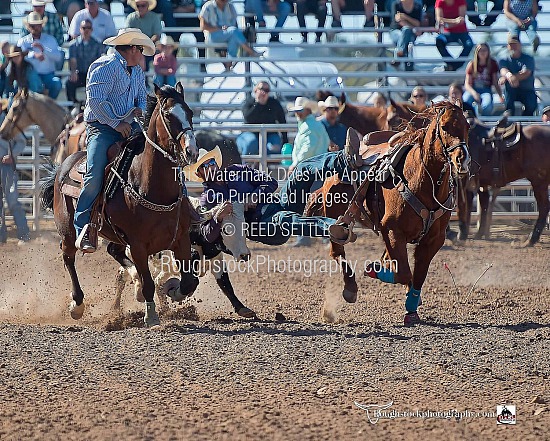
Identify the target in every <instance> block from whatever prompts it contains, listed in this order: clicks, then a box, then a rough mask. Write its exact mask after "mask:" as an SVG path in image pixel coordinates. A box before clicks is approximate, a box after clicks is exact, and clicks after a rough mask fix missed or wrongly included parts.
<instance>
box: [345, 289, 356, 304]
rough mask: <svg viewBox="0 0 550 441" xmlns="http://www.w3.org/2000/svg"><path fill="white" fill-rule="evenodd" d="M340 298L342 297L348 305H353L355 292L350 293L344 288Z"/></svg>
mask: <svg viewBox="0 0 550 441" xmlns="http://www.w3.org/2000/svg"><path fill="white" fill-rule="evenodd" d="M342 297H344V300H345V301H346V302H348V303H355V302H356V301H357V291H350V290H349V289H345V288H344V290H343V291H342Z"/></svg>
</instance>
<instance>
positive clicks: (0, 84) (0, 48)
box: [0, 40, 10, 98]
mask: <svg viewBox="0 0 550 441" xmlns="http://www.w3.org/2000/svg"><path fill="white" fill-rule="evenodd" d="M9 53H10V43H9V42H8V41H7V40H5V41H1V42H0V98H2V96H3V95H4V91H5V90H6V86H7V74H6V69H7V67H8V64H9V62H10V59H9V58H8V57H7V55H8V54H9Z"/></svg>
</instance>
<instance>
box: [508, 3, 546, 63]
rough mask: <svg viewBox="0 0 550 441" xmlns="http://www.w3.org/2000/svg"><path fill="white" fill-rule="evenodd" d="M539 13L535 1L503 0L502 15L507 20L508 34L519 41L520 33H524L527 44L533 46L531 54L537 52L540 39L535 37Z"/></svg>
mask: <svg viewBox="0 0 550 441" xmlns="http://www.w3.org/2000/svg"><path fill="white" fill-rule="evenodd" d="M538 13H539V4H538V2H537V0H504V15H506V18H507V19H508V20H507V22H506V27H507V28H508V32H509V33H510V34H512V35H515V36H516V37H518V39H519V33H520V31H525V33H526V34H527V38H529V42H530V43H531V44H532V45H533V52H537V49H538V48H539V45H540V37H539V36H538V35H537V28H538V25H537V20H536V16H537V14H538Z"/></svg>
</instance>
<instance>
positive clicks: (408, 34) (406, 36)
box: [390, 26, 416, 57]
mask: <svg viewBox="0 0 550 441" xmlns="http://www.w3.org/2000/svg"><path fill="white" fill-rule="evenodd" d="M390 38H391V39H392V41H393V43H394V44H395V56H396V57H398V56H399V55H397V53H398V52H402V53H403V55H402V56H403V57H407V56H408V55H409V43H414V41H415V40H416V35H415V34H414V32H413V30H412V28H410V27H408V26H403V27H402V28H401V29H392V30H391V31H390Z"/></svg>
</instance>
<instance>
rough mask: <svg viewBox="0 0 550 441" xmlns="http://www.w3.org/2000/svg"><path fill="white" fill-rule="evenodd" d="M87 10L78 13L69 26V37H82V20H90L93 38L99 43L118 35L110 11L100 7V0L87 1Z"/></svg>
mask: <svg viewBox="0 0 550 441" xmlns="http://www.w3.org/2000/svg"><path fill="white" fill-rule="evenodd" d="M84 6H85V9H81V10H80V11H78V12H77V13H76V14H75V15H74V16H73V19H72V20H71V24H70V25H69V36H70V37H71V38H76V37H78V36H79V35H80V23H82V20H90V21H91V22H92V25H93V30H92V37H93V38H95V39H96V40H97V41H103V40H105V39H106V38H108V37H112V36H113V35H116V27H115V23H114V21H113V17H111V14H110V13H109V11H106V10H105V9H103V8H100V7H99V3H98V0H86V2H85V4H84Z"/></svg>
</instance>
